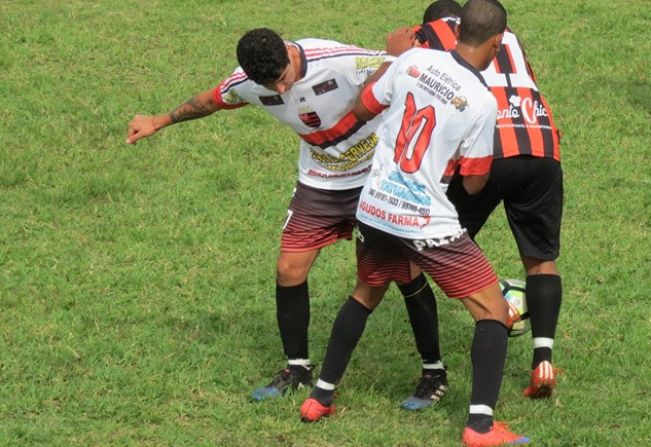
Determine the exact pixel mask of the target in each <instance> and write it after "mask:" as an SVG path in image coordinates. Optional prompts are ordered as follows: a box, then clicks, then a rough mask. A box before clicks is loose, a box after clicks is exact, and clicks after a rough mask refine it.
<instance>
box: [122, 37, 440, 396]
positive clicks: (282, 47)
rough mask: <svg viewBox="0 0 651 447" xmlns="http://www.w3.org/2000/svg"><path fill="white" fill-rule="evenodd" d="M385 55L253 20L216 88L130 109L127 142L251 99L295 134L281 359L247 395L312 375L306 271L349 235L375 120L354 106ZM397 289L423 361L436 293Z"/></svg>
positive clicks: (279, 293)
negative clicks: (143, 110) (169, 106)
mask: <svg viewBox="0 0 651 447" xmlns="http://www.w3.org/2000/svg"><path fill="white" fill-rule="evenodd" d="M387 58H388V56H387V55H386V54H385V53H383V52H380V51H371V50H366V49H362V48H358V47H356V46H351V45H344V44H341V43H338V42H334V41H328V40H321V39H303V40H299V41H297V42H290V41H285V40H283V39H282V38H281V37H280V36H279V35H278V34H277V33H275V32H273V31H271V30H269V29H265V28H261V29H254V30H251V31H249V32H247V33H246V34H244V36H243V37H242V38H241V39H240V40H239V42H238V45H237V59H238V62H239V64H240V67H238V68H236V69H235V71H234V72H233V73H232V75H231V76H229V77H228V78H226V79H225V80H224V81H223V82H221V83H220V84H219V85H218V86H217V87H216V88H214V89H210V90H207V91H204V92H201V93H199V94H197V95H196V96H194V97H193V98H191V99H190V100H188V101H187V102H185V103H184V104H182V105H180V106H178V107H177V108H175V109H174V110H172V111H171V112H169V113H164V114H160V115H156V116H150V115H136V116H135V117H134V118H133V120H132V121H131V122H130V123H129V128H128V135H127V143H129V144H135V143H136V142H137V141H139V140H140V139H142V138H145V137H148V136H150V135H152V134H154V133H155V132H157V131H159V130H160V129H162V128H164V127H167V126H169V125H172V124H175V123H178V122H182V121H187V120H192V119H197V118H203V117H206V116H208V115H211V114H213V113H214V112H217V111H220V110H228V109H235V108H239V107H243V106H245V105H247V104H252V105H256V106H259V107H262V108H263V109H264V110H265V111H267V112H268V113H269V114H271V115H273V116H274V117H275V118H277V119H278V120H279V121H280V122H282V123H283V124H285V125H287V126H289V127H290V128H292V129H293V130H294V131H295V132H296V133H297V134H298V136H299V137H300V147H299V154H300V155H299V159H298V170H299V178H298V183H297V185H296V190H295V193H294V196H293V197H292V200H291V202H290V204H289V209H288V212H287V220H286V221H285V224H284V226H283V229H282V240H281V248H280V255H279V257H278V260H277V277H276V309H277V321H278V327H279V330H280V336H281V340H282V344H283V349H284V352H285V355H286V356H287V367H286V368H284V369H282V370H281V371H279V372H278V374H277V375H276V376H275V377H274V378H273V380H271V382H270V383H269V384H268V385H266V386H263V387H260V388H258V389H256V390H254V391H253V393H252V398H253V399H254V400H263V399H266V398H271V397H277V396H281V395H283V394H285V393H286V392H287V391H288V390H292V389H296V388H298V387H300V386H303V385H309V386H311V385H312V368H313V367H312V364H311V361H310V359H309V354H308V325H309V319H310V302H309V294H308V283H307V277H308V273H309V271H310V269H311V268H312V265H313V263H314V261H315V260H316V258H317V256H318V255H319V253H320V251H321V249H322V248H323V247H326V246H328V245H330V244H333V243H334V242H336V241H337V240H339V239H350V238H351V234H352V230H353V227H354V225H355V224H356V220H355V210H356V207H357V201H358V198H359V193H360V191H361V187H362V184H363V182H364V179H365V177H366V175H367V174H368V172H369V171H370V166H371V158H372V156H373V152H374V150H375V146H376V144H377V135H376V127H377V124H378V120H369V121H364V120H359V119H357V118H356V117H355V116H354V115H353V114H352V112H351V109H352V106H353V104H354V102H355V99H356V98H357V96H358V94H359V91H360V89H361V86H362V85H363V83H364V82H365V81H366V80H367V79H368V78H369V76H370V75H371V74H372V73H373V72H374V71H375V69H376V68H377V67H378V66H380V65H381V64H382V63H383V62H384V61H385V60H387ZM400 290H401V291H402V293H403V295H404V296H405V297H406V299H405V304H406V306H407V310H408V314H409V318H410V321H411V323H412V328H413V330H414V334H415V335H416V341H417V347H418V349H419V352H420V354H421V356H422V358H423V359H424V362H425V363H426V362H427V361H428V359H430V358H438V357H439V353H438V352H437V351H436V350H437V349H438V343H437V341H436V336H437V335H436V336H435V334H434V333H435V331H436V330H437V329H436V325H437V321H436V311H435V310H434V311H432V310H431V309H432V306H433V305H434V304H433V303H434V295H433V293H432V290H431V288H430V287H429V284H428V283H427V280H426V278H425V276H424V275H422V274H421V275H419V276H417V277H416V278H415V279H414V280H413V281H411V282H409V283H405V284H403V285H401V286H400Z"/></svg>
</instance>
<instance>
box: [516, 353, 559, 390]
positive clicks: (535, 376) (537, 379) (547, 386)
mask: <svg viewBox="0 0 651 447" xmlns="http://www.w3.org/2000/svg"><path fill="white" fill-rule="evenodd" d="M555 386H556V371H555V368H554V367H553V366H552V364H551V363H550V362H548V361H547V360H544V361H542V362H540V363H539V364H538V366H536V367H535V368H534V369H533V370H532V371H531V383H530V384H529V386H528V387H526V388H525V389H524V391H523V392H522V394H523V395H525V396H526V397H530V398H532V399H538V398H541V397H549V396H551V395H552V391H553V390H554V387H555Z"/></svg>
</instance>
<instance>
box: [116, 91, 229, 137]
mask: <svg viewBox="0 0 651 447" xmlns="http://www.w3.org/2000/svg"><path fill="white" fill-rule="evenodd" d="M218 110H220V107H219V106H218V105H217V104H216V103H215V100H214V97H213V91H212V90H206V91H204V92H201V93H199V94H198V95H196V96H193V97H192V98H190V99H188V100H187V101H185V102H184V103H183V104H181V105H180V106H178V107H177V108H175V109H174V110H172V111H171V112H169V113H164V114H161V115H136V116H135V117H133V119H132V120H131V122H130V123H129V129H128V131H127V144H136V142H137V141H138V140H140V139H142V138H146V137H148V136H151V135H153V134H155V133H156V132H158V131H159V130H160V129H162V128H163V127H167V126H169V125H171V124H174V123H178V122H181V121H189V120H194V119H197V118H203V117H204V116H208V115H211V114H213V113H215V112H216V111H218Z"/></svg>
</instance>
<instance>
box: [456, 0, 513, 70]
mask: <svg viewBox="0 0 651 447" xmlns="http://www.w3.org/2000/svg"><path fill="white" fill-rule="evenodd" d="M505 30H506V9H504V6H502V4H501V3H500V2H499V1H498V0H468V2H467V3H466V4H465V5H463V9H462V11H461V25H460V26H459V46H462V45H463V46H467V47H471V48H475V49H476V50H477V53H478V54H481V55H483V56H484V57H483V58H481V59H483V60H482V61H481V62H480V63H479V69H480V70H483V69H485V68H486V67H487V66H488V64H489V63H490V61H492V60H493V58H494V57H495V55H496V54H497V51H498V50H499V48H500V46H501V44H502V36H503V35H504V31H505ZM458 48H459V47H457V49H458Z"/></svg>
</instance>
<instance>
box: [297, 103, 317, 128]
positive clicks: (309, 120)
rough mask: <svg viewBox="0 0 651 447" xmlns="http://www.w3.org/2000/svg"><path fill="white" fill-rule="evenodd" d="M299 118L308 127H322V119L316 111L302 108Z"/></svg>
mask: <svg viewBox="0 0 651 447" xmlns="http://www.w3.org/2000/svg"><path fill="white" fill-rule="evenodd" d="M298 117H299V118H300V119H301V121H303V123H304V124H305V125H306V126H310V127H315V128H316V127H319V126H320V125H321V117H320V116H319V114H318V113H316V112H315V111H314V110H312V109H310V108H309V107H301V108H300V109H299V110H298Z"/></svg>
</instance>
